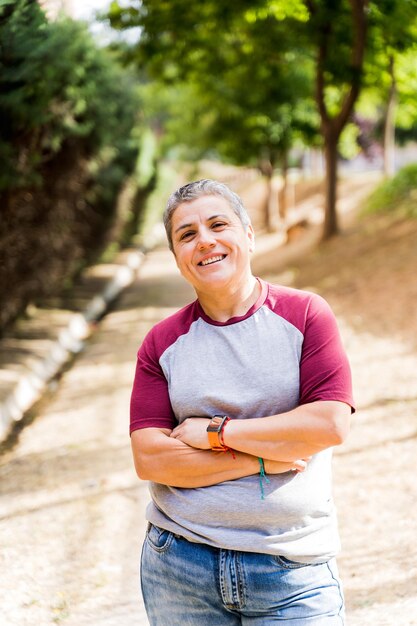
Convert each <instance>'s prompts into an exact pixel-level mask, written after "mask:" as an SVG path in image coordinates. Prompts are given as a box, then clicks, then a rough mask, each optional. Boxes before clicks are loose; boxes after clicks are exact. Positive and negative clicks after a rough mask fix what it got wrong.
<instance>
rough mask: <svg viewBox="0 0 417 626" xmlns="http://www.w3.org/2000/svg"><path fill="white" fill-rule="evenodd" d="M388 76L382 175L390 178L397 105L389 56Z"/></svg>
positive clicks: (392, 58) (392, 63) (395, 87)
mask: <svg viewBox="0 0 417 626" xmlns="http://www.w3.org/2000/svg"><path fill="white" fill-rule="evenodd" d="M389 74H390V77H391V84H390V88H389V92H388V102H387V109H386V113H385V123H384V175H385V176H386V178H392V176H394V174H395V109H396V104H397V98H396V96H397V85H396V81H395V69H394V57H393V55H391V56H390V60H389Z"/></svg>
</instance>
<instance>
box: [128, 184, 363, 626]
mask: <svg viewBox="0 0 417 626" xmlns="http://www.w3.org/2000/svg"><path fill="white" fill-rule="evenodd" d="M164 223H165V228H166V232H167V237H168V242H169V245H170V248H171V250H172V252H173V253H174V257H175V260H176V263H177V265H178V268H179V270H180V272H181V274H182V275H183V277H184V278H185V279H186V280H187V281H188V282H189V283H190V284H191V285H192V286H193V287H194V289H195V292H196V295H197V300H195V302H193V303H191V304H189V305H188V306H186V307H184V308H183V309H181V310H180V311H178V312H177V313H175V314H174V315H172V316H170V317H169V318H167V319H165V320H164V321H162V322H160V323H159V324H157V325H156V326H155V327H154V328H153V329H152V330H151V331H150V332H149V334H148V335H147V337H146V338H145V340H144V342H143V344H142V346H141V348H140V350H139V353H138V362H137V369H136V375H135V381H134V385H133V391H132V400H131V427H130V430H131V440H132V449H133V455H134V461H135V467H136V471H137V473H138V476H139V477H140V478H141V479H143V480H148V481H150V492H151V497H152V501H151V503H150V504H149V506H148V509H147V519H148V521H149V525H148V532H147V536H146V539H145V542H144V547H143V552H142V563H141V581H142V591H143V596H144V601H145V606H146V610H147V613H148V617H149V622H150V624H151V626H209V625H210V626H221V625H225V626H226V625H230V626H237V625H241V624H244V625H245V626H249V625H253V626H255V625H256V626H261V625H262V626H267V625H269V624H273V623H274V624H275V623H276V622H278V621H279V622H281V621H282V622H285V624H288V625H293V626H296V625H297V626H300V625H302V624H308V625H311V626H313V625H317V626H318V625H323V626H325V625H326V626H333V625H336V624H337V625H340V624H343V596H342V592H341V586H340V582H339V579H338V575H337V569H336V564H335V559H334V557H335V554H336V553H337V551H338V549H339V540H338V533H337V525H336V518H335V510H334V506H333V502H332V496H331V470H330V465H331V454H332V452H331V449H332V447H333V446H335V445H339V444H340V443H342V442H343V440H344V439H345V437H346V435H347V432H348V428H349V419H350V414H351V411H352V407H353V400H352V393H351V378H350V370H349V365H348V362H347V359H346V356H345V353H344V350H343V348H342V345H341V342H340V338H339V333H338V330H337V326H336V322H335V320H334V316H333V314H332V313H331V311H330V309H329V307H328V305H327V304H326V303H325V302H324V301H323V299H322V298H320V297H319V296H317V295H315V294H312V293H308V292H304V291H299V290H295V289H290V288H287V287H282V286H275V285H271V284H268V283H266V282H264V281H262V280H259V279H258V278H256V277H254V276H253V274H252V272H251V267H250V257H251V253H252V252H253V248H254V232H253V229H252V226H251V224H250V220H249V217H248V215H247V213H246V211H245V209H244V208H243V206H242V202H241V200H240V198H239V197H238V196H237V195H236V194H234V193H233V192H232V191H231V190H230V189H229V188H228V187H227V186H225V185H223V184H221V183H218V182H216V181H211V180H201V181H197V182H193V183H190V184H188V185H185V186H184V187H182V188H180V189H179V190H178V191H176V192H175V193H174V194H173V195H172V196H171V197H170V199H169V201H168V205H167V208H166V211H165V214H164Z"/></svg>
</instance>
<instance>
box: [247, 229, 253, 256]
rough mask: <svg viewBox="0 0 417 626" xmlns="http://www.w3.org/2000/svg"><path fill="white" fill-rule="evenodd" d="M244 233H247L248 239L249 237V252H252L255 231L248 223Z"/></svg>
mask: <svg viewBox="0 0 417 626" xmlns="http://www.w3.org/2000/svg"><path fill="white" fill-rule="evenodd" d="M246 234H247V236H248V239H249V252H254V250H255V231H254V230H253V226H252V224H249V226H248V227H247V229H246Z"/></svg>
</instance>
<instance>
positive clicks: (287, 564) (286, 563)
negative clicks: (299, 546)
mask: <svg viewBox="0 0 417 626" xmlns="http://www.w3.org/2000/svg"><path fill="white" fill-rule="evenodd" d="M274 560H275V562H276V563H278V565H279V566H280V567H283V568H284V569H301V568H302V567H309V563H300V562H299V561H291V559H287V557H286V556H274Z"/></svg>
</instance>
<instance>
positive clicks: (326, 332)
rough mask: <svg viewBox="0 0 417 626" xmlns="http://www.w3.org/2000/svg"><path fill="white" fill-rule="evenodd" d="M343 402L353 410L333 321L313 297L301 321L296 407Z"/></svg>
mask: <svg viewBox="0 0 417 626" xmlns="http://www.w3.org/2000/svg"><path fill="white" fill-rule="evenodd" d="M318 400H337V401H339V402H346V404H349V405H350V406H351V407H352V411H354V410H355V409H354V401H353V397H352V377H351V372H350V367H349V362H348V360H347V356H346V353H345V350H344V348H343V345H342V341H341V338H340V334H339V330H338V327H337V323H336V319H335V317H334V315H333V312H332V310H331V309H330V307H329V305H328V304H327V302H326V301H325V300H323V298H321V297H320V296H317V295H313V296H312V297H311V300H310V302H309V306H308V309H307V316H306V319H305V328H304V341H303V347H302V355H301V363H300V404H307V403H309V402H316V401H318Z"/></svg>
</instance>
